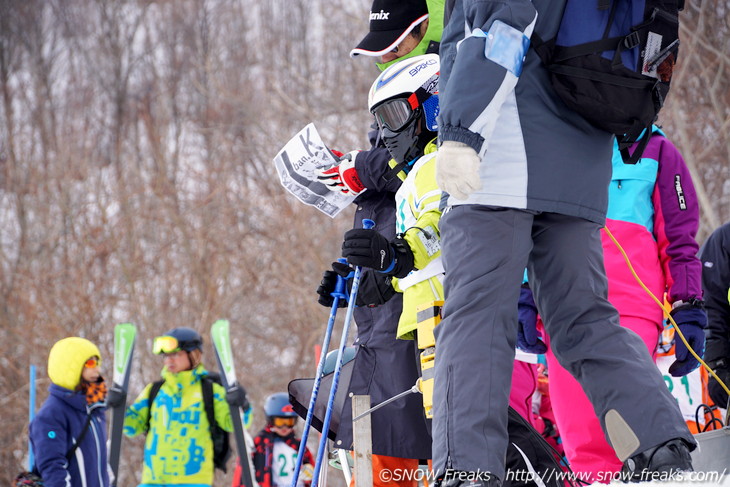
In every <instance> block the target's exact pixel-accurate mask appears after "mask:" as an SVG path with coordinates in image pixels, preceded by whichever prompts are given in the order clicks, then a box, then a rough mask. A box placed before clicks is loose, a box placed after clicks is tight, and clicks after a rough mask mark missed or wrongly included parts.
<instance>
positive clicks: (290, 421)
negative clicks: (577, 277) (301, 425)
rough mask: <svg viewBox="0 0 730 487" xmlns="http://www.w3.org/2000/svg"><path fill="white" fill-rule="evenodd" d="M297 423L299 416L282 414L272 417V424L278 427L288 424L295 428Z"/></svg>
mask: <svg viewBox="0 0 730 487" xmlns="http://www.w3.org/2000/svg"><path fill="white" fill-rule="evenodd" d="M295 424H297V418H283V417H280V416H274V417H273V418H271V425H272V426H276V427H282V426H287V427H289V428H293V427H294V425H295Z"/></svg>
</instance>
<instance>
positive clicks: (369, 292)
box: [317, 262, 395, 308]
mask: <svg viewBox="0 0 730 487" xmlns="http://www.w3.org/2000/svg"><path fill="white" fill-rule="evenodd" d="M353 274H354V270H353V268H352V267H350V266H349V265H347V264H343V263H341V262H333V263H332V270H331V271H329V270H328V271H324V275H323V276H322V282H321V283H320V285H319V287H318V288H317V294H319V299H318V300H317V302H318V303H319V304H321V305H322V306H327V307H332V303H333V301H334V300H333V298H332V293H333V292H334V289H335V285H336V284H337V277H338V276H340V277H343V278H345V279H346V282H347V290H346V294H347V297H348V298H346V299H340V300H339V301H338V303H337V306H338V307H339V308H344V307H346V306H347V299H349V296H350V291H352V279H351V278H352V276H353ZM390 281H391V277H390V276H388V275H386V274H382V273H380V272H375V271H373V270H372V269H363V271H362V273H361V274H360V286H359V287H358V289H357V299H356V301H355V304H356V305H357V306H369V307H374V306H379V305H381V304H385V303H386V302H387V301H388V300H389V299H390V298H392V297H393V296H394V295H395V289H393V286H392V285H391V283H390Z"/></svg>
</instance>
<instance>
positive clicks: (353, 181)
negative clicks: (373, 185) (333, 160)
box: [317, 150, 365, 196]
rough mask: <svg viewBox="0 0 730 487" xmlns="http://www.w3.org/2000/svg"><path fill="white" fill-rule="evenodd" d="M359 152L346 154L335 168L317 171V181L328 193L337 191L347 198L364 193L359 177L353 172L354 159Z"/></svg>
mask: <svg viewBox="0 0 730 487" xmlns="http://www.w3.org/2000/svg"><path fill="white" fill-rule="evenodd" d="M358 152H360V151H356V150H354V151H352V152H348V153H347V154H345V155H344V156H342V158H341V159H340V160H339V161H338V163H337V165H336V166H332V167H330V168H328V169H320V170H318V171H317V180H318V181H319V182H321V183H322V184H324V185H325V186H327V189H329V190H330V191H335V192H337V191H339V192H340V193H343V194H346V195H348V196H350V195H352V196H357V195H359V194H360V193H362V192H363V191H365V186H363V184H362V182H361V181H360V176H358V175H357V171H356V170H355V157H356V156H357V153H358Z"/></svg>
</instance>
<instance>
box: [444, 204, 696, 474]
mask: <svg viewBox="0 0 730 487" xmlns="http://www.w3.org/2000/svg"><path fill="white" fill-rule="evenodd" d="M440 226H441V242H442V254H443V259H444V267H445V269H446V277H445V281H444V291H445V294H446V299H445V301H446V302H445V307H444V319H443V321H442V322H441V324H439V325H438V326H437V327H436V330H435V333H436V363H435V374H436V375H435V377H436V379H435V384H434V386H435V389H434V420H433V460H434V468H435V469H436V470H437V471H440V472H443V471H444V470H446V469H454V470H463V471H477V470H479V471H482V472H485V471H489V472H491V473H493V474H495V475H497V476H498V477H499V478H502V479H504V478H505V477H504V474H505V452H506V450H507V441H508V433H507V405H508V402H509V393H510V381H511V373H512V362H513V359H514V349H515V343H516V341H517V327H518V322H517V301H518V298H519V291H520V284H521V283H522V277H523V273H524V270H525V268H527V270H528V273H529V276H530V284H531V286H532V290H533V293H534V295H535V301H536V304H537V308H538V310H539V311H540V314H541V315H542V317H543V320H544V323H545V327H546V329H547V332H548V334H549V336H550V340H551V346H552V348H553V350H554V352H555V355H556V357H557V359H558V361H559V362H560V363H561V364H562V365H563V367H565V368H566V369H567V370H568V371H569V372H570V373H571V374H573V376H575V378H576V379H577V380H578V382H580V384H581V385H582V386H583V389H584V390H585V392H586V395H587V396H588V398H589V399H590V401H591V403H592V404H593V407H594V409H595V411H596V415H597V416H598V418H600V419H601V424H602V426H603V428H604V432H606V433H607V438H608V440H609V442H610V443H611V445H612V446H613V448H614V449H615V450H616V451H617V455H618V456H619V458H620V459H621V460H625V459H626V458H628V457H629V456H631V455H633V454H634V453H638V452H641V451H644V450H646V449H647V448H651V447H653V446H656V445H659V444H661V443H663V442H665V441H667V440H669V439H672V438H684V439H686V440H687V441H688V442H689V443H690V444H694V440H693V439H692V435H691V434H690V432H689V430H688V429H687V427H686V425H685V423H684V421H683V419H682V416H681V414H680V412H679V409H678V407H677V404H676V401H675V400H674V399H673V398H672V396H671V395H670V394H669V391H668V390H667V387H666V386H665V384H664V381H663V380H662V376H661V374H660V373H659V371H658V369H657V367H656V366H655V365H654V363H653V362H652V360H651V357H650V356H649V354H648V353H647V350H646V345H644V344H643V342H642V341H641V339H640V338H639V337H638V336H637V335H636V334H634V333H633V332H631V331H630V330H627V329H625V328H622V327H621V326H620V325H619V319H618V313H617V312H616V310H615V309H614V308H613V306H612V305H611V304H610V303H609V302H608V300H607V294H608V284H607V280H606V272H605V269H604V266H603V251H602V248H601V241H600V233H599V232H600V228H601V227H600V225H598V224H597V223H593V222H590V221H587V220H584V219H580V218H576V217H570V216H566V215H560V214H556V213H537V214H535V213H532V212H527V211H521V210H515V209H509V208H493V207H488V206H481V205H462V206H455V207H453V208H451V209H449V210H448V211H447V212H446V213H444V215H443V217H442V219H441V224H440ZM607 418H608V419H607ZM607 426H608V427H607Z"/></svg>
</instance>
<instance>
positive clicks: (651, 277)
mask: <svg viewBox="0 0 730 487" xmlns="http://www.w3.org/2000/svg"><path fill="white" fill-rule="evenodd" d="M652 129H653V135H652V138H651V140H650V141H649V144H648V145H647V147H646V149H645V151H644V154H643V156H642V158H641V159H640V160H639V162H638V163H637V164H634V165H631V164H624V163H623V161H622V160H621V155H620V153H619V152H618V150H614V155H613V176H612V177H611V184H610V187H609V197H608V201H609V203H608V214H607V219H606V227H608V229H609V230H610V231H611V233H612V234H613V236H614V237H615V238H616V240H618V242H619V243H620V244H621V246H622V247H623V249H624V251H625V252H626V253H627V255H628V257H629V260H630V261H631V264H632V265H633V267H634V269H635V270H636V272H637V274H638V275H639V277H640V278H641V280H642V281H643V282H644V284H646V286H647V287H648V288H649V289H650V290H651V291H652V293H654V295H655V296H657V298H658V299H659V300H662V297H663V296H664V293H665V292H666V293H667V300H668V301H669V303H670V304H671V303H674V302H675V301H678V300H687V299H688V298H690V297H698V298H699V297H701V296H702V285H701V275H702V265H701V263H700V261H699V259H698V258H697V250H698V244H697V241H696V240H695V236H696V235H697V229H698V227H699V204H698V201H697V194H696V192H695V189H694V186H693V184H692V178H691V176H690V173H689V169H688V168H687V165H686V164H685V162H684V159H682V156H681V154H680V153H679V151H678V150H677V148H676V147H675V146H674V145H673V144H672V143H671V142H670V141H669V140H668V139H667V138H666V137H665V136H664V133H663V132H662V131H661V130H660V129H659V128H658V127H656V126H654V127H652ZM602 240H603V251H604V262H605V265H606V273H607V275H608V284H609V286H608V292H609V300H610V301H611V303H613V305H614V306H616V308H618V310H619V313H620V314H621V315H624V316H637V317H643V318H646V319H650V320H652V321H654V322H656V323H657V326H661V322H662V319H663V316H662V310H661V309H660V308H659V306H658V305H657V304H656V303H655V302H654V301H653V300H652V299H651V297H650V296H649V295H648V294H647V293H646V292H645V291H644V290H643V289H642V288H641V286H640V285H639V284H638V283H637V282H636V280H635V278H634V276H633V275H632V274H631V271H630V270H629V268H628V266H627V265H626V262H625V260H624V257H623V256H622V255H621V253H620V251H619V250H618V248H617V247H616V245H615V244H614V243H613V241H611V239H610V238H609V237H608V235H607V234H606V233H605V232H602Z"/></svg>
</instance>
